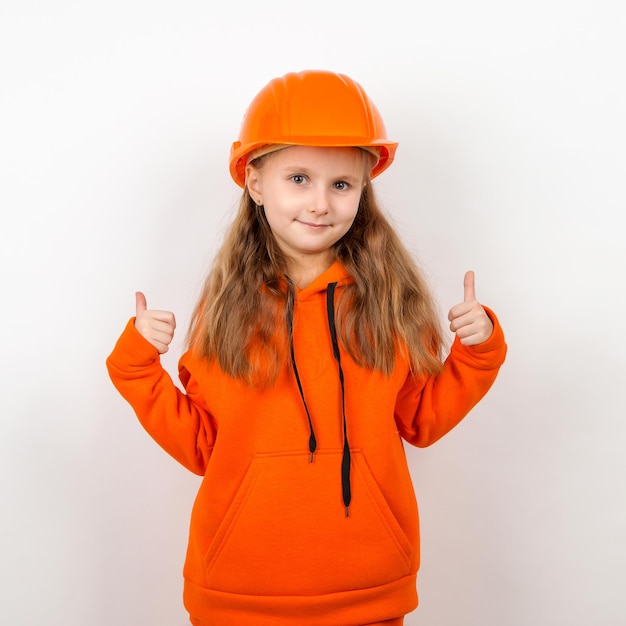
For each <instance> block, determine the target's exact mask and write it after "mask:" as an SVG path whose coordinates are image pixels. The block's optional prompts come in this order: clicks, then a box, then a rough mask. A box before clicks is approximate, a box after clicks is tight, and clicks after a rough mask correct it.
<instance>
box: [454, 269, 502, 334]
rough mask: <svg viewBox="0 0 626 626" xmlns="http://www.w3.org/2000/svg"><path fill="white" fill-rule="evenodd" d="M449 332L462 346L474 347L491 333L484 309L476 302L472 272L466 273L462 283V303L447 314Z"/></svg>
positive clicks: (490, 325) (491, 328)
mask: <svg viewBox="0 0 626 626" xmlns="http://www.w3.org/2000/svg"><path fill="white" fill-rule="evenodd" d="M448 320H449V321H450V330H451V331H452V332H453V333H456V336H457V337H458V338H459V341H460V342H461V343H462V344H463V345H464V346H475V345H478V344H479V343H482V342H483V341H487V339H489V337H491V333H492V332H493V324H492V322H491V320H490V319H489V316H488V315H487V313H485V309H483V307H482V306H481V305H480V303H479V302H478V300H476V292H475V291H474V272H466V274H465V280H464V281H463V302H461V304H457V305H456V306H453V307H452V308H451V309H450V313H448Z"/></svg>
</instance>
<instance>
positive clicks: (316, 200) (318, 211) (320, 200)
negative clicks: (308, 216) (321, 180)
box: [309, 187, 330, 215]
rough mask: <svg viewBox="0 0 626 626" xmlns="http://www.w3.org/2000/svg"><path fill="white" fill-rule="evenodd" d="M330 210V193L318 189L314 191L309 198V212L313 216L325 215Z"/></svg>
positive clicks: (326, 190) (321, 188) (323, 189)
mask: <svg viewBox="0 0 626 626" xmlns="http://www.w3.org/2000/svg"><path fill="white" fill-rule="evenodd" d="M329 210H330V192H329V190H328V189H325V188H323V187H320V188H318V189H316V190H315V193H314V195H313V197H312V198H311V204H310V206H309V212H311V213H314V214H315V215H325V214H326V213H328V211H329Z"/></svg>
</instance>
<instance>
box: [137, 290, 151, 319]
mask: <svg viewBox="0 0 626 626" xmlns="http://www.w3.org/2000/svg"><path fill="white" fill-rule="evenodd" d="M147 308H148V304H147V302H146V296H144V295H143V293H141V291H136V292H135V309H136V315H137V317H139V315H140V314H141V313H143V312H144V311H145V310H146V309H147Z"/></svg>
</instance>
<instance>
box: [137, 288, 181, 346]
mask: <svg viewBox="0 0 626 626" xmlns="http://www.w3.org/2000/svg"><path fill="white" fill-rule="evenodd" d="M135 308H136V317H135V328H136V329H137V330H138V331H139V334H140V335H141V336H142V337H143V338H144V339H145V340H146V341H148V342H150V343H151V344H152V345H153V346H154V347H155V348H156V349H157V350H158V351H159V354H164V353H165V352H167V351H168V350H169V345H170V343H171V342H172V339H173V338H174V329H175V328H176V319H175V318H174V314H173V313H170V311H152V310H149V309H148V306H147V303H146V296H144V295H143V293H141V291H138V292H137V293H135Z"/></svg>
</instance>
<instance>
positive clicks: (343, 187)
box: [333, 180, 351, 191]
mask: <svg viewBox="0 0 626 626" xmlns="http://www.w3.org/2000/svg"><path fill="white" fill-rule="evenodd" d="M333 187H334V188H335V189H338V190H339V191H344V190H347V189H351V185H350V183H347V182H346V181H345V180H338V181H337V182H336V183H335V184H334V185H333Z"/></svg>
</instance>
